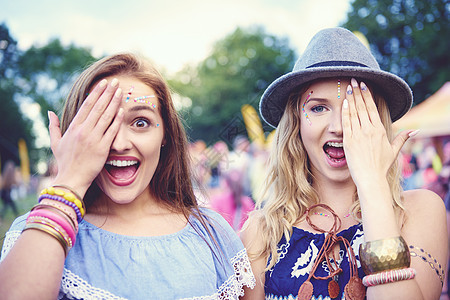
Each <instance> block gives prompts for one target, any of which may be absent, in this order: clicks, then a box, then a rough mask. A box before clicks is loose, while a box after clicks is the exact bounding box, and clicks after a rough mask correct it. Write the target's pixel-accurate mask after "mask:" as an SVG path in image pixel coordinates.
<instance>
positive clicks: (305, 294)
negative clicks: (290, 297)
mask: <svg viewBox="0 0 450 300" xmlns="http://www.w3.org/2000/svg"><path fill="white" fill-rule="evenodd" d="M313 292H314V287H313V285H312V283H311V282H310V281H305V282H303V284H302V285H301V286H300V289H299V290H298V297H297V299H298V300H311V298H312V295H313Z"/></svg>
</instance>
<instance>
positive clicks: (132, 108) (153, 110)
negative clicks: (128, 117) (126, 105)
mask: <svg viewBox="0 0 450 300" xmlns="http://www.w3.org/2000/svg"><path fill="white" fill-rule="evenodd" d="M139 110H149V111H151V112H153V113H155V114H156V110H155V109H153V107H151V106H149V105H134V106H132V107H130V111H133V112H134V111H139Z"/></svg>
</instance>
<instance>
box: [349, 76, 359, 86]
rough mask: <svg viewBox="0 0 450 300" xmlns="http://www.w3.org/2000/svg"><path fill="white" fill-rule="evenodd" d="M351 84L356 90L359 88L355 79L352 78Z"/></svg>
mask: <svg viewBox="0 0 450 300" xmlns="http://www.w3.org/2000/svg"><path fill="white" fill-rule="evenodd" d="M350 82H351V83H352V86H353V87H354V88H357V87H358V82H357V81H356V79H355V78H352V80H350Z"/></svg>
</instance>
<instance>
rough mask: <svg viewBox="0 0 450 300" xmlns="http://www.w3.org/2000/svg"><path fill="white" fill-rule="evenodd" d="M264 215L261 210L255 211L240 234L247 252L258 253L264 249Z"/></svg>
mask: <svg viewBox="0 0 450 300" xmlns="http://www.w3.org/2000/svg"><path fill="white" fill-rule="evenodd" d="M263 218H264V217H263V214H262V212H261V211H259V210H255V211H253V212H252V213H251V214H250V216H249V218H248V219H247V221H246V222H245V224H244V226H243V227H242V231H241V234H240V237H241V240H242V243H243V244H244V246H245V247H246V248H247V250H251V251H256V252H258V251H259V250H261V247H262V243H263V241H262V235H261V229H262V228H261V227H262V219H263Z"/></svg>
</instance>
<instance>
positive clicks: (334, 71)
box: [259, 27, 413, 127]
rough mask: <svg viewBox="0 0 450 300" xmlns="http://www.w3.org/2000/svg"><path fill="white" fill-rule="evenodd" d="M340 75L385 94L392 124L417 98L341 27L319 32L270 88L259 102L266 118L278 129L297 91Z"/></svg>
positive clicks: (262, 114) (355, 38) (266, 120)
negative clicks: (292, 94) (322, 79)
mask: <svg viewBox="0 0 450 300" xmlns="http://www.w3.org/2000/svg"><path fill="white" fill-rule="evenodd" d="M338 76H342V77H354V78H356V79H358V80H363V81H364V82H366V83H368V84H369V85H373V86H374V87H376V88H377V90H378V91H381V93H382V94H383V96H384V98H385V100H386V102H387V105H388V107H389V111H390V114H391V119H392V121H396V120H398V119H400V117H401V116H403V115H404V114H405V113H406V112H407V111H408V110H409V109H410V108H411V105H412V101H413V96H412V92H411V89H410V87H409V86H408V84H407V83H406V82H405V81H404V80H403V79H401V78H400V77H398V76H396V75H394V74H392V73H389V72H386V71H383V70H381V69H380V66H379V65H378V63H377V61H376V60H375V57H374V56H373V55H372V54H371V53H370V50H369V49H368V48H367V47H366V46H365V45H364V44H363V43H362V42H361V41H360V40H359V39H358V38H357V37H356V36H355V35H354V34H353V33H352V32H350V31H349V30H347V29H345V28H339V27H338V28H329V29H323V30H321V31H319V32H318V33H317V34H316V35H315V36H314V37H313V38H312V39H311V41H310V43H309V44H308V46H307V47H306V49H305V51H304V52H303V54H302V55H301V56H300V58H299V59H298V60H297V62H296V63H295V66H294V69H293V70H292V72H289V73H287V74H285V75H283V76H281V77H279V78H278V79H276V80H275V81H274V82H272V83H271V84H270V85H269V87H268V88H267V89H266V91H265V92H264V94H263V96H262V98H261V101H260V103H259V110H260V112H261V116H262V118H263V119H264V121H265V122H266V123H268V124H269V125H271V126H273V127H277V126H278V123H279V122H280V119H281V116H282V115H283V112H284V109H285V108H286V103H287V100H288V97H289V95H290V94H291V92H292V91H293V90H294V89H296V88H297V87H298V86H300V85H303V84H305V83H307V82H310V81H312V80H315V79H320V78H327V77H338Z"/></svg>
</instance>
